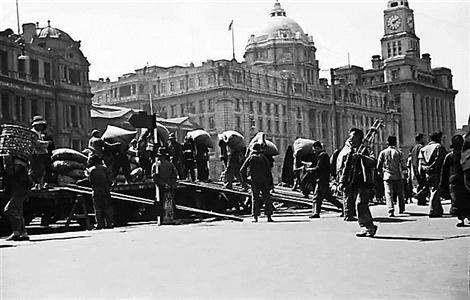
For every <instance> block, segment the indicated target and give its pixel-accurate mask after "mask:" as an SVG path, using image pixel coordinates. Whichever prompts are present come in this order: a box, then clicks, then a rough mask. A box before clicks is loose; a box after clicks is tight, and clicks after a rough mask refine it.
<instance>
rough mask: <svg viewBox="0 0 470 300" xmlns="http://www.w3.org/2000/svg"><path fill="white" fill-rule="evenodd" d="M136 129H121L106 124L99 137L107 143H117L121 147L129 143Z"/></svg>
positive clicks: (134, 135)
mask: <svg viewBox="0 0 470 300" xmlns="http://www.w3.org/2000/svg"><path fill="white" fill-rule="evenodd" d="M136 134H137V131H130V130H126V129H122V128H120V127H117V126H112V125H108V127H106V131H105V132H104V133H103V135H102V136H101V138H102V139H103V140H104V141H105V142H108V143H119V144H121V145H122V148H126V150H127V147H128V146H129V143H130V142H131V141H132V139H134V138H135V137H136Z"/></svg>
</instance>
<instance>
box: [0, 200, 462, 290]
mask: <svg viewBox="0 0 470 300" xmlns="http://www.w3.org/2000/svg"><path fill="white" fill-rule="evenodd" d="M445 210H446V211H448V210H449V206H448V205H446V206H445ZM407 211H408V212H410V214H403V215H399V216H398V217H396V218H388V217H385V216H386V213H385V206H374V207H372V214H373V215H374V217H375V219H376V223H377V225H378V226H379V230H378V233H377V236H376V237H375V238H373V239H371V238H356V237H355V236H354V233H355V232H356V231H357V230H358V225H357V222H351V223H346V222H343V221H342V219H341V218H339V217H338V214H336V213H332V214H324V215H322V218H321V219H314V220H310V219H308V218H307V216H308V211H307V210H295V211H294V210H284V211H278V212H277V214H275V216H274V219H275V220H276V223H266V222H265V221H266V219H265V218H261V219H260V223H256V224H255V223H251V219H249V218H247V219H246V221H245V222H243V223H238V222H230V221H218V222H209V223H198V224H190V225H179V226H163V227H158V228H157V227H156V226H155V225H153V224H147V225H137V226H129V227H125V228H116V229H112V230H103V231H81V232H68V233H58V234H42V235H33V236H31V238H32V241H31V242H17V243H14V242H4V241H2V242H0V247H1V248H0V252H1V256H0V259H1V261H0V265H1V274H0V289H1V290H0V299H18V298H23V299H30V298H35V299H38V298H49V299H50V298H53V299H68V298H81V299H84V298H93V299H115V298H134V299H141V298H157V297H159V298H163V299H176V298H178V299H182V298H192V299H195V298H197V299H207V298H209V299H223V298H224V299H225V298H232V299H233V298H237V299H247V298H248V299H312V298H316V299H391V298H392V299H400V298H401V299H415V298H419V299H470V295H469V265H470V259H469V253H470V227H465V228H457V227H455V224H456V219H455V218H450V217H446V218H440V219H429V218H428V217H426V216H425V213H426V211H427V208H426V207H417V206H415V205H414V204H410V205H407Z"/></svg>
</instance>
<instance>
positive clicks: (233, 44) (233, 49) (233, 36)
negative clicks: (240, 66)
mask: <svg viewBox="0 0 470 300" xmlns="http://www.w3.org/2000/svg"><path fill="white" fill-rule="evenodd" d="M231 29H232V58H233V59H235V34H234V33H233V20H232V27H231Z"/></svg>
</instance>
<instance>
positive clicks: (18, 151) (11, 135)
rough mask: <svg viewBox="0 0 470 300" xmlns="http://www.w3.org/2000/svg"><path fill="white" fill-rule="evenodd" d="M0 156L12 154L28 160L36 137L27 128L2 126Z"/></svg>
mask: <svg viewBox="0 0 470 300" xmlns="http://www.w3.org/2000/svg"><path fill="white" fill-rule="evenodd" d="M1 129H2V133H1V135H0V155H2V154H3V155H5V154H13V155H16V156H18V157H20V158H21V159H24V160H28V159H29V158H30V157H31V155H32V154H33V151H34V147H35V145H36V142H37V140H38V135H37V134H36V133H35V132H33V131H31V130H29V129H28V128H25V127H22V126H17V125H6V124H5V125H2V127H1Z"/></svg>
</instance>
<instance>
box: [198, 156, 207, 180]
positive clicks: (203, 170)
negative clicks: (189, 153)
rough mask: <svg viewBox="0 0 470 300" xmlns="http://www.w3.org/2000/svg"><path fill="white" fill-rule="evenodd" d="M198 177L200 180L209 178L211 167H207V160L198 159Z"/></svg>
mask: <svg viewBox="0 0 470 300" xmlns="http://www.w3.org/2000/svg"><path fill="white" fill-rule="evenodd" d="M196 169H197V179H198V180H199V181H206V180H208V179H209V168H208V167H207V160H205V159H196Z"/></svg>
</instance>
